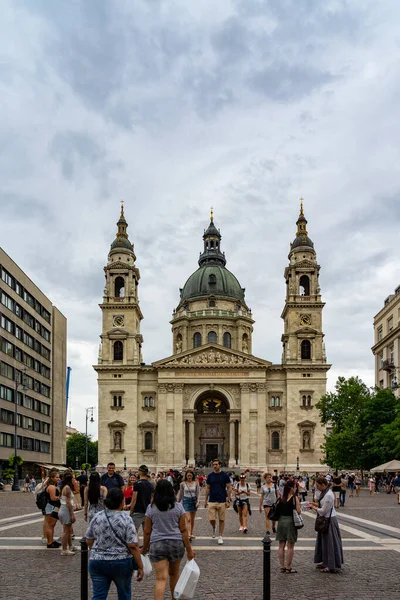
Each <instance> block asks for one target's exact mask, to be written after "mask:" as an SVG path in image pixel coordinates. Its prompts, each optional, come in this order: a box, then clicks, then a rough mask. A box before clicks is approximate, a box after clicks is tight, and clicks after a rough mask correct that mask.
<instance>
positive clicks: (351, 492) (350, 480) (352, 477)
mask: <svg viewBox="0 0 400 600" xmlns="http://www.w3.org/2000/svg"><path fill="white" fill-rule="evenodd" d="M355 480H356V476H355V473H350V475H349V476H348V478H347V487H348V488H349V498H353V497H354V487H355V486H354V484H355Z"/></svg>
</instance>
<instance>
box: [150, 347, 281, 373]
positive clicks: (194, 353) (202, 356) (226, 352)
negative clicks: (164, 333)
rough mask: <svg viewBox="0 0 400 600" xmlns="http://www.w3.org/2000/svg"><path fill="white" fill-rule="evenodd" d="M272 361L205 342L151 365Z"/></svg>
mask: <svg viewBox="0 0 400 600" xmlns="http://www.w3.org/2000/svg"><path fill="white" fill-rule="evenodd" d="M271 364H272V363H271V362H269V361H267V360H263V359H261V358H257V357H256V356H252V355H251V354H246V353H244V352H239V351H238V350H231V349H230V348H225V346H219V345H218V344H205V345H204V346H201V347H200V348H192V349H191V350H186V351H185V352H181V353H179V354H175V355H173V356H169V357H168V358H164V359H162V360H159V361H157V362H154V363H153V367H156V368H157V369H165V368H176V367H179V368H180V369H182V368H191V369H193V368H201V369H204V368H210V367H211V368H213V369H216V368H222V369H223V368H225V369H226V368H229V369H232V368H243V367H246V368H253V369H254V368H263V369H266V368H268V367H269V366H270V365H271Z"/></svg>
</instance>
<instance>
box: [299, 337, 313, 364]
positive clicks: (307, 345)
mask: <svg viewBox="0 0 400 600" xmlns="http://www.w3.org/2000/svg"><path fill="white" fill-rule="evenodd" d="M301 358H302V359H304V360H309V359H310V358H311V342H310V340H303V341H302V342H301Z"/></svg>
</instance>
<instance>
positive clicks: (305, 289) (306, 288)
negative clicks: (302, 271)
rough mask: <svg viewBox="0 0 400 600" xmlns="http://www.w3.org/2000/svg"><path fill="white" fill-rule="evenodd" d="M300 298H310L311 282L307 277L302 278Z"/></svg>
mask: <svg viewBox="0 0 400 600" xmlns="http://www.w3.org/2000/svg"><path fill="white" fill-rule="evenodd" d="M299 283H300V296H309V295H310V280H309V278H308V276H307V275H302V276H301V277H300V282H299Z"/></svg>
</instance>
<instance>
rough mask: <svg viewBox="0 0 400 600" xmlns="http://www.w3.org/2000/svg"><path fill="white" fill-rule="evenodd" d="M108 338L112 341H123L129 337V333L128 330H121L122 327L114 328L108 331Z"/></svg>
mask: <svg viewBox="0 0 400 600" xmlns="http://www.w3.org/2000/svg"><path fill="white" fill-rule="evenodd" d="M107 336H108V337H109V338H110V339H111V340H122V339H125V338H127V337H128V332H127V331H126V329H121V327H114V328H113V329H110V330H109V331H107Z"/></svg>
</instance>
